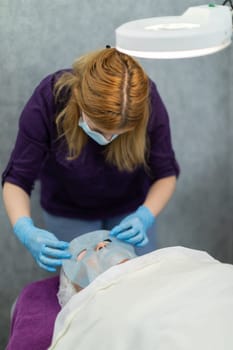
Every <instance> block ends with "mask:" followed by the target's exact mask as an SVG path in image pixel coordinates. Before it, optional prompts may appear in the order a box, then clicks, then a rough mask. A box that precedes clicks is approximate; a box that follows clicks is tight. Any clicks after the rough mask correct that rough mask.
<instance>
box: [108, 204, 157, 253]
mask: <svg viewBox="0 0 233 350" xmlns="http://www.w3.org/2000/svg"><path fill="white" fill-rule="evenodd" d="M154 221H155V216H154V215H153V214H152V213H151V211H150V210H149V209H148V208H147V207H145V206H144V205H142V206H140V207H139V208H138V209H137V210H136V211H135V212H134V213H133V214H130V215H128V216H126V217H125V218H124V219H123V220H122V221H121V222H120V224H119V225H117V226H115V227H114V228H113V229H112V230H111V231H110V235H112V236H115V237H117V238H119V239H121V240H123V241H125V242H128V243H131V244H134V245H135V246H136V247H143V246H145V245H146V244H147V243H148V237H147V235H146V232H147V230H148V229H149V228H150V227H151V226H152V225H153V223H154Z"/></svg>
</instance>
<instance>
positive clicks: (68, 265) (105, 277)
mask: <svg viewBox="0 0 233 350" xmlns="http://www.w3.org/2000/svg"><path fill="white" fill-rule="evenodd" d="M96 236H98V239H97V241H94V240H93V237H96ZM70 249H71V252H72V254H73V259H72V261H71V262H68V261H65V262H64V265H63V269H62V271H61V276H60V287H59V292H58V299H59V302H60V304H61V305H62V309H61V311H60V312H59V314H58V316H57V318H56V322H55V328H54V333H53V339H52V344H51V346H50V348H49V350H63V349H66V350H74V349H78V350H93V349H95V348H96V347H97V348H100V349H101V350H109V349H111V350H132V349H134V350H144V349H146V350H154V349H159V350H174V349H179V350H197V349H198V350H206V349H211V350H219V349H224V350H232V349H233V337H232V325H233V266H232V265H229V264H223V263H220V262H219V261H217V260H215V259H214V258H212V257H211V256H210V255H208V254H207V253H205V252H201V251H197V250H192V249H188V248H183V247H170V248H164V249H160V250H157V251H154V252H152V253H150V254H146V255H143V256H140V257H136V256H135V253H134V251H133V248H132V247H131V246H130V245H128V244H126V243H121V242H120V241H115V239H112V238H109V237H108V232H106V231H99V232H98V235H97V233H96V232H95V233H89V234H86V235H83V236H82V237H79V238H77V239H75V240H74V241H73V242H72V243H71V246H70ZM122 262H125V263H124V264H122ZM77 292H78V293H77Z"/></svg>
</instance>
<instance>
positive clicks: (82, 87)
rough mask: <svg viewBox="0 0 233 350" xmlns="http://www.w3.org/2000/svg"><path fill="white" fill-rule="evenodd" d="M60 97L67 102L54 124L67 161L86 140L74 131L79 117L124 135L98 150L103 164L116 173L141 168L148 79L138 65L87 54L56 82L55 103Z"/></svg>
mask: <svg viewBox="0 0 233 350" xmlns="http://www.w3.org/2000/svg"><path fill="white" fill-rule="evenodd" d="M64 92H65V93H69V99H68V102H67V103H66V105H65V107H64V108H63V109H62V110H61V111H60V113H59V114H58V116H57V118H56V124H57V130H58V135H59V136H60V137H61V136H64V137H65V139H66V141H67V144H68V149H69V159H75V158H77V157H78V156H79V155H80V152H81V151H82V148H83V147H84V145H85V144H86V142H87V139H88V136H87V135H86V134H85V133H84V131H83V130H82V128H80V127H79V126H78V122H79V118H80V117H81V112H82V111H83V112H84V114H85V115H86V116H88V119H90V120H91V121H92V122H93V123H94V125H95V126H97V127H98V128H100V130H101V128H102V129H104V130H107V131H110V132H111V131H116V130H122V131H124V130H127V131H126V132H125V133H123V134H121V135H119V136H118V137H117V138H116V139H115V140H114V141H112V142H111V143H110V144H108V145H107V146H103V152H104V155H105V159H106V161H107V162H108V163H110V164H112V165H115V166H117V168H118V169H119V170H120V171H122V170H126V171H132V170H134V169H135V168H136V167H137V166H144V167H145V168H146V167H147V165H146V153H147V135H146V129H147V123H148V118H149V79H148V76H147V75H146V74H145V72H144V70H143V69H142V67H141V66H140V65H139V63H137V62H136V61H135V60H134V59H133V58H132V57H130V56H128V55H125V54H123V53H121V52H118V51H117V50H116V49H115V48H106V49H103V50H101V51H97V52H93V53H89V54H87V55H85V56H82V57H81V58H79V59H78V60H77V61H76V62H74V64H73V69H72V71H71V72H65V73H64V74H62V76H61V77H60V78H59V79H58V81H57V82H56V84H55V96H56V100H57V101H59V97H60V96H62V95H64Z"/></svg>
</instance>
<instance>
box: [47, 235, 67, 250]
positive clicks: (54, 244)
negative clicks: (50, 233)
mask: <svg viewBox="0 0 233 350" xmlns="http://www.w3.org/2000/svg"><path fill="white" fill-rule="evenodd" d="M43 243H44V244H45V245H46V246H47V247H50V248H57V249H61V250H65V249H67V248H69V243H68V242H64V241H59V240H52V239H49V238H48V239H45V240H44V242H43Z"/></svg>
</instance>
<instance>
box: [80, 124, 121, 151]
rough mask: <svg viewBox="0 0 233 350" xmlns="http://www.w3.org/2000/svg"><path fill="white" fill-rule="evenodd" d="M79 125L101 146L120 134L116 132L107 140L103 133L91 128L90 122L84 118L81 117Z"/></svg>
mask: <svg viewBox="0 0 233 350" xmlns="http://www.w3.org/2000/svg"><path fill="white" fill-rule="evenodd" d="M78 125H79V126H80V127H81V128H82V129H83V131H84V132H85V133H86V134H87V135H88V136H90V137H91V138H92V139H93V140H94V141H95V142H97V143H98V144H99V145H101V146H105V145H107V144H109V143H110V142H112V141H113V140H115V138H116V137H117V136H118V134H115V135H113V136H112V137H111V139H110V140H107V139H106V138H105V137H104V136H103V135H102V134H101V133H99V132H97V131H93V130H91V129H90V127H89V126H88V124H87V123H86V122H85V120H83V119H82V118H80V119H79V122H78Z"/></svg>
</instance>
